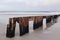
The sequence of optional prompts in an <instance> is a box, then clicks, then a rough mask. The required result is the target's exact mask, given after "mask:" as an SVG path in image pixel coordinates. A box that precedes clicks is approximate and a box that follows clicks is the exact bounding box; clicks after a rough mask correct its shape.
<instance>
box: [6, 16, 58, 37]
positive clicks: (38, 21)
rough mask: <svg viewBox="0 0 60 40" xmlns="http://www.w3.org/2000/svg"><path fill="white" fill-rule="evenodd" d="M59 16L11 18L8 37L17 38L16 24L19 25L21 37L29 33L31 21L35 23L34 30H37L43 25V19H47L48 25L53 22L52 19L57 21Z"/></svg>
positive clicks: (7, 32)
mask: <svg viewBox="0 0 60 40" xmlns="http://www.w3.org/2000/svg"><path fill="white" fill-rule="evenodd" d="M57 17H58V16H57V15H54V16H35V17H14V18H9V24H7V31H6V37H9V38H12V37H14V36H15V27H16V22H17V23H19V29H20V30H19V31H20V36H23V35H24V34H26V33H29V20H30V19H32V20H33V21H34V24H33V29H34V30H35V29H37V28H39V27H41V26H42V25H43V18H46V23H49V22H51V19H56V18H57Z"/></svg>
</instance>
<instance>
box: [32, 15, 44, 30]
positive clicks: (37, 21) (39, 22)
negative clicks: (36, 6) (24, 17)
mask: <svg viewBox="0 0 60 40" xmlns="http://www.w3.org/2000/svg"><path fill="white" fill-rule="evenodd" d="M42 20H43V17H41V16H37V17H35V18H34V24H33V29H34V30H35V29H37V28H39V27H40V26H42V23H43V21H42Z"/></svg>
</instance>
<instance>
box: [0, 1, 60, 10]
mask: <svg viewBox="0 0 60 40" xmlns="http://www.w3.org/2000/svg"><path fill="white" fill-rule="evenodd" d="M0 11H60V0H0Z"/></svg>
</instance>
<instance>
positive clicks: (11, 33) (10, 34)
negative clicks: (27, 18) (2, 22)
mask: <svg viewBox="0 0 60 40" xmlns="http://www.w3.org/2000/svg"><path fill="white" fill-rule="evenodd" d="M15 26H16V21H15V19H14V18H9V24H8V25H7V33H6V37H9V38H12V37H14V36H15Z"/></svg>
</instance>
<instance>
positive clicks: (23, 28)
mask: <svg viewBox="0 0 60 40" xmlns="http://www.w3.org/2000/svg"><path fill="white" fill-rule="evenodd" d="M20 19H21V20H20ZM19 20H20V21H19V27H20V36H22V35H24V34H26V33H28V32H29V25H28V17H22V18H19Z"/></svg>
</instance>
